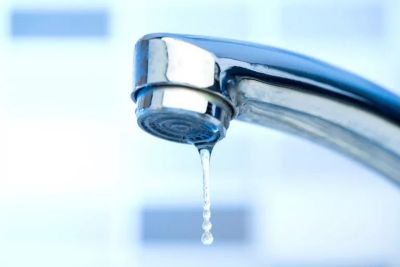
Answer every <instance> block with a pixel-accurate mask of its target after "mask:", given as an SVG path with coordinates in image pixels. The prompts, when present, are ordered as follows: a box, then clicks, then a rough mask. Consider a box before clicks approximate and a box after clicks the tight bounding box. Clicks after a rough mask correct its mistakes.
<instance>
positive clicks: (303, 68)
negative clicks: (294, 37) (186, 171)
mask: <svg viewBox="0 0 400 267" xmlns="http://www.w3.org/2000/svg"><path fill="white" fill-rule="evenodd" d="M132 99H133V100H134V101H136V102H137V104H138V105H137V112H136V114H137V117H138V123H139V125H140V126H141V127H142V128H143V129H144V130H146V131H147V132H149V133H151V134H154V135H156V136H158V137H161V138H164V139H168V140H173V141H178V142H182V143H201V142H216V141H218V140H220V139H221V138H223V137H224V136H225V131H226V129H227V128H228V126H229V120H230V119H233V118H236V119H239V120H242V121H247V122H251V123H256V124H260V125H263V126H266V127H273V128H277V129H280V130H283V131H286V132H290V133H293V134H296V135H299V136H302V137H306V138H308V139H310V140H312V141H315V142H317V143H320V144H322V145H325V146H328V147H330V148H332V149H335V150H337V151H339V152H342V153H344V154H346V155H348V156H350V157H352V158H354V159H356V160H358V161H359V162H361V163H363V164H365V165H366V166H368V167H371V168H372V169H374V170H376V171H378V172H379V173H381V174H382V175H384V176H386V177H389V178H391V179H392V181H395V182H397V183H399V184H400V97H399V96H398V95H395V94H394V93H391V92H389V91H387V90H385V89H384V88H381V87H379V86H378V85H376V84H374V83H371V82H369V81H367V80H364V79H362V78H360V77H358V76H356V75H353V74H351V73H348V72H346V71H343V70H341V69H338V68H335V67H332V66H330V65H327V64H325V63H323V62H320V61H317V60H314V59H311V58H308V57H304V56H301V55H297V54H294V53H291V52H288V51H284V50H280V49H276V48H272V47H268V46H261V45H257V44H252V43H244V42H239V41H232V40H222V39H212V38H206V37H199V36H187V35H173V34H152V35H147V36H144V37H143V38H142V39H141V40H139V41H138V43H137V44H136V50H135V86H134V90H133V93H132ZM171 100H173V101H171ZM171 102H173V104H171ZM200 103H202V104H200ZM206 103H207V104H206ZM200 106H201V108H199V107H200ZM206 106H207V108H206ZM199 125H201V126H199Z"/></svg>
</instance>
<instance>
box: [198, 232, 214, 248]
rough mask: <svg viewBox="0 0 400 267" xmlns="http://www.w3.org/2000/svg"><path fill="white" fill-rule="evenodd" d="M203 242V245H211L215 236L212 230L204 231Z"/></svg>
mask: <svg viewBox="0 0 400 267" xmlns="http://www.w3.org/2000/svg"><path fill="white" fill-rule="evenodd" d="M201 242H202V243H203V245H211V244H212V243H213V242H214V237H213V235H212V233H211V232H204V233H203V234H202V235H201Z"/></svg>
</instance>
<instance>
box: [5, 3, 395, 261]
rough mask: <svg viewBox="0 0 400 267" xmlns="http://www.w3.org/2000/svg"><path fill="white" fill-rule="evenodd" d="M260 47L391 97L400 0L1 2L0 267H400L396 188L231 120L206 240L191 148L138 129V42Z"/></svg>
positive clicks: (214, 167)
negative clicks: (180, 39) (356, 77)
mask: <svg viewBox="0 0 400 267" xmlns="http://www.w3.org/2000/svg"><path fill="white" fill-rule="evenodd" d="M152 32H173V33H188V34H199V35H209V36H218V37H226V38H233V39H240V40H245V41H252V42H258V43H264V44H268V45H271V46H277V47H280V48H285V49H289V50H292V51H296V52H300V53H303V54H306V55H310V56H312V57H316V58H319V59H322V60H324V61H327V62H329V63H332V64H334V65H336V66H340V67H342V68H345V69H347V70H350V71H353V72H355V73H358V74H360V75H361V76H364V77H366V78H368V79H370V80H372V81H374V82H377V83H379V84H381V85H383V86H386V87H387V88H389V89H390V90H392V91H395V92H396V90H397V92H398V93H400V49H399V47H400V2H399V1H396V0H392V1H390V0H347V1H319V0H293V1H279V0H269V1H263V0H259V1H239V0H229V1H228V0H220V1H211V0H202V1H183V0H169V1H161V0H159V1H150V0H148V1H127V0H113V1H111V0H87V1H78V0H56V1H54V0H52V1H50V0H2V1H0V70H1V72H0V266H2V267H16V266H40V267H45V266H49V267H50V266H58V267H63V266H74V267H80V266H82V267H88V266H96V267H101V266H113V267H114V266H115V267H116V266H121V267H122V266H140V267H141V266H143V267H153V266H192V267H195V266H232V267H235V266H271V267H322V266H324V267H326V266H328V267H333V266H335V267H388V266H400V253H399V251H400V191H399V188H395V187H394V186H393V185H392V184H391V183H390V182H388V181H387V180H385V179H383V178H382V177H380V176H379V175H377V174H375V173H373V172H370V171H369V170H367V169H365V168H364V167H363V166H361V165H359V164H358V163H355V162H353V161H350V160H348V159H347V158H344V157H343V156H341V155H338V154H336V153H334V152H331V151H329V150H327V149H325V148H322V147H319V146H316V145H314V144H311V143H309V142H307V141H304V140H300V139H297V138H295V137H292V136H289V135H285V134H282V133H279V132H276V131H273V130H270V129H265V128H261V127H257V126H254V125H250V124H245V123H241V122H236V121H234V122H232V124H231V126H230V129H229V131H228V133H227V137H226V138H225V139H224V140H223V141H221V142H220V143H219V144H218V145H217V146H216V147H215V149H214V153H213V156H212V162H211V179H212V180H211V193H212V195H211V197H212V211H213V217H212V222H213V225H214V228H213V231H214V236H215V242H214V244H213V245H212V246H209V247H204V246H203V245H201V242H200V236H201V221H202V219H201V212H202V211H201V206H202V199H201V197H202V192H201V190H202V184H201V183H202V178H201V169H200V161H199V157H198V154H197V152H196V150H195V149H194V148H193V147H190V146H187V145H178V144H175V143H169V142H166V141H164V140H161V139H156V138H154V137H152V136H150V135H148V134H146V133H144V132H143V131H141V130H140V129H139V128H138V127H137V125H136V121H135V116H134V108H135V106H134V104H133V102H132V101H131V100H130V92H131V90H132V62H133V47H134V43H135V42H136V40H137V39H138V38H140V37H141V36H142V35H144V34H146V33H152Z"/></svg>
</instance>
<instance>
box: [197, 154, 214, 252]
mask: <svg viewBox="0 0 400 267" xmlns="http://www.w3.org/2000/svg"><path fill="white" fill-rule="evenodd" d="M211 150H212V147H208V148H199V154H200V159H201V166H202V168H203V201H204V202H203V224H202V229H203V234H202V236H201V242H202V243H203V244H204V245H211V244H212V243H213V241H214V237H213V235H212V233H211V228H212V224H211V221H210V219H211V199H210V156H211Z"/></svg>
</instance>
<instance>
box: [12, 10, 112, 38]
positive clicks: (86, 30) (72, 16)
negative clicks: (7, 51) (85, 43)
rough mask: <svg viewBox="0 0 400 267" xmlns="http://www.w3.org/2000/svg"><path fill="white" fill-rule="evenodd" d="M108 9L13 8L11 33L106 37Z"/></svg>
mask: <svg viewBox="0 0 400 267" xmlns="http://www.w3.org/2000/svg"><path fill="white" fill-rule="evenodd" d="M108 26H109V15H108V13H107V11H106V10H101V9H98V10H97V9H96V10H62V9H60V10H36V9H34V10H27V9H24V10H18V9H16V10H13V11H12V13H11V36H12V37H74V38H76V37H78V38H79V37H101V38H103V37H107V36H108V34H109V29H108Z"/></svg>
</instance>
